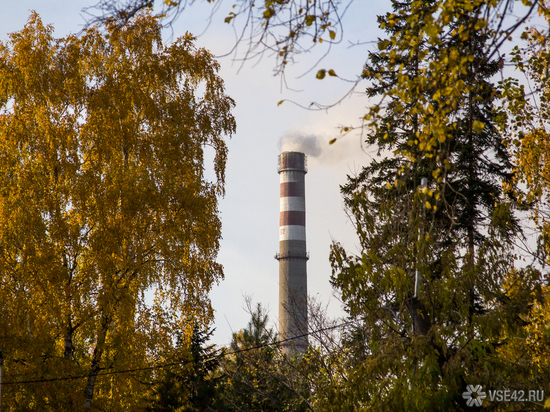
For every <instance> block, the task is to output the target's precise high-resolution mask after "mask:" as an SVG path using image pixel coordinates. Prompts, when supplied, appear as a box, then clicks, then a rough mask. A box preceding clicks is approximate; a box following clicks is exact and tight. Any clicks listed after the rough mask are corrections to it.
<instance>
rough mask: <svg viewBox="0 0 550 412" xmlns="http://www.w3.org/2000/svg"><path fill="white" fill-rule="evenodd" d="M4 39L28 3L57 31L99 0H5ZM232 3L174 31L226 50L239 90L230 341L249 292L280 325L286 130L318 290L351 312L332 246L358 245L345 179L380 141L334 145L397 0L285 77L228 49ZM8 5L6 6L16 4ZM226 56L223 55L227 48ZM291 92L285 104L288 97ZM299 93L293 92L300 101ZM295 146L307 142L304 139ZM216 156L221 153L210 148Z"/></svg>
mask: <svg viewBox="0 0 550 412" xmlns="http://www.w3.org/2000/svg"><path fill="white" fill-rule="evenodd" d="M0 1H1V3H2V6H3V10H4V12H3V13H2V15H0V41H5V40H6V39H7V33H10V32H14V31H18V30H20V29H22V28H23V26H24V24H25V22H26V21H27V19H28V16H29V10H36V11H37V12H38V13H39V15H40V16H41V18H42V20H43V22H44V23H45V24H52V25H53V26H54V28H55V36H58V37H62V36H65V35H67V34H68V33H71V32H72V33H75V32H79V31H80V30H81V29H82V26H83V25H84V23H85V21H86V18H87V16H86V15H85V13H83V12H82V9H83V8H84V7H87V6H92V5H93V4H94V0H89V1H87V0H73V1H71V2H67V1H55V0H19V1H17V2H15V1H7V0H0ZM231 4H232V2H227V1H225V2H222V5H221V7H220V9H219V10H218V12H217V13H216V14H215V15H214V16H213V19H212V23H211V24H209V16H210V11H211V5H210V4H208V3H206V2H200V1H199V2H197V3H196V4H193V5H192V6H191V7H189V8H188V9H186V10H185V11H184V12H183V13H182V14H181V15H180V16H179V17H178V18H177V19H176V20H175V21H174V22H173V24H172V26H171V27H170V28H167V29H166V30H165V33H164V36H165V42H166V43H169V42H170V41H172V40H174V39H176V38H177V37H178V36H181V35H183V34H184V33H185V32H186V31H189V32H191V33H193V34H195V35H198V38H197V41H196V45H197V46H199V47H204V48H207V49H209V50H210V51H211V52H212V53H213V54H214V55H215V56H219V58H218V61H219V62H220V64H221V71H220V75H221V76H222V78H223V79H224V81H225V84H226V92H227V94H228V95H229V96H231V97H232V98H233V99H234V100H235V101H236V108H235V110H234V112H233V114H234V116H235V118H236V121H237V132H236V134H235V135H234V136H233V137H232V138H231V140H229V141H228V147H229V159H228V164H227V170H226V195H225V197H224V198H223V199H221V201H220V213H221V220H222V225H223V227H222V236H223V239H222V242H221V248H220V253H219V256H218V261H219V262H220V263H221V264H222V265H223V266H224V272H225V279H224V280H223V281H221V282H220V284H219V285H217V286H215V287H214V289H213V291H212V293H211V299H212V304H213V307H214V310H215V324H214V327H215V328H216V331H215V333H214V335H213V338H212V342H213V343H216V344H219V345H225V344H228V343H229V342H230V340H231V334H232V332H236V331H238V330H240V329H242V328H244V327H245V326H246V324H247V322H248V320H249V318H250V315H249V313H247V310H246V304H245V297H247V296H248V297H250V299H251V301H252V302H253V303H254V304H255V303H256V302H260V303H262V305H263V306H264V307H265V308H267V309H268V311H269V316H270V321H271V325H272V326H273V327H274V328H276V325H277V316H278V314H277V310H278V303H277V302H278V290H279V286H278V262H277V261H276V260H275V259H274V255H275V253H276V252H277V251H278V232H279V230H278V225H279V175H278V174H277V156H278V154H279V153H280V151H281V141H282V140H284V141H285V142H290V143H292V142H295V141H297V140H300V139H301V140H302V141H305V142H307V143H309V145H308V150H306V154H308V155H309V156H308V169H309V171H308V173H307V175H306V230H307V246H308V249H309V253H310V260H309V262H308V291H309V295H310V296H312V297H314V298H317V299H318V300H320V301H321V302H322V303H323V304H326V305H328V313H329V315H330V316H333V317H337V316H342V315H343V314H344V313H343V311H342V306H341V303H340V302H339V300H338V297H337V295H336V296H335V294H334V293H333V290H332V287H331V285H330V282H329V281H330V275H331V268H330V263H329V253H330V245H331V242H333V241H338V242H341V243H342V244H343V245H344V246H345V247H346V249H347V250H348V251H349V252H352V253H353V252H357V251H358V249H357V243H358V242H357V237H356V235H355V231H354V228H353V225H352V224H351V222H350V220H349V218H348V216H347V215H346V213H345V210H344V207H343V203H342V197H341V195H340V191H339V186H340V185H342V184H344V183H345V182H346V176H347V175H348V174H351V175H353V174H355V173H356V172H358V171H359V170H360V168H361V167H362V166H364V165H366V164H368V163H369V162H370V161H371V159H372V158H373V156H375V152H373V151H372V149H366V148H364V147H362V145H361V136H360V133H359V132H358V133H352V134H350V135H348V136H346V137H345V138H342V139H340V140H338V141H337V142H336V144H334V145H330V146H329V145H328V141H329V140H330V139H332V138H333V137H336V136H338V135H339V129H338V127H339V126H349V125H358V124H360V118H361V116H362V115H363V114H364V113H365V112H366V106H367V104H368V100H367V98H366V97H365V95H364V89H365V87H366V84H361V83H360V84H359V85H358V86H357V87H356V89H355V92H353V93H351V94H348V92H349V91H350V87H351V86H352V84H353V82H354V81H355V80H356V75H357V73H360V72H361V70H362V67H363V64H364V63H365V60H366V58H367V54H368V50H369V49H372V48H374V47H376V45H375V44H374V43H373V42H374V41H376V39H377V37H379V36H382V32H381V31H380V30H379V29H378V25H377V22H376V16H377V15H378V14H383V13H385V12H386V11H389V2H388V1H386V0H384V1H381V2H374V1H365V0H356V1H355V2H353V3H352V5H351V7H350V8H349V9H348V10H347V12H346V14H345V15H344V16H343V27H344V37H343V40H342V42H341V43H340V44H338V45H335V46H333V47H332V48H331V50H330V52H329V53H328V55H327V56H325V58H324V59H323V60H321V61H320V62H319V59H320V58H321V57H322V56H323V54H325V52H326V51H327V46H326V43H324V44H323V45H320V46H316V47H315V48H314V50H313V51H312V52H310V53H306V54H303V55H298V56H296V63H295V64H293V65H291V66H290V67H289V68H288V69H287V74H286V77H285V80H286V83H283V82H282V79H281V78H280V77H277V76H274V75H273V73H274V67H275V60H274V58H273V57H272V56H269V55H264V56H263V58H262V59H261V60H259V61H257V60H255V61H248V62H244V64H243V63H242V61H240V58H241V57H242V52H243V51H245V46H244V45H241V46H240V47H239V49H238V53H237V54H229V55H228V56H227V54H228V53H229V52H230V51H231V50H232V48H233V46H234V44H235V32H234V31H233V29H232V27H231V26H230V25H228V24H224V23H223V20H224V18H225V17H226V16H227V15H228V13H229V11H230V8H229V6H230V5H231ZM6 11H7V12H6ZM224 55H225V57H222V56H224ZM321 68H324V69H327V70H328V69H333V70H335V72H336V73H337V74H338V76H339V77H338V78H334V77H329V76H327V77H326V78H325V79H324V80H318V79H316V78H315V73H316V72H317V70H318V69H321ZM281 100H285V101H284V103H283V104H281V105H278V104H277V103H278V102H279V101H281ZM293 102H294V103H293ZM312 102H318V103H320V104H324V105H331V104H334V106H333V107H332V108H330V109H328V110H317V111H312V110H307V109H304V108H301V107H300V105H301V106H305V107H307V106H309V105H310V103H312ZM285 149H286V150H295V149H298V147H296V146H295V145H294V146H293V145H292V144H289V145H288V146H285ZM207 161H208V162H210V161H211V156H210V158H207Z"/></svg>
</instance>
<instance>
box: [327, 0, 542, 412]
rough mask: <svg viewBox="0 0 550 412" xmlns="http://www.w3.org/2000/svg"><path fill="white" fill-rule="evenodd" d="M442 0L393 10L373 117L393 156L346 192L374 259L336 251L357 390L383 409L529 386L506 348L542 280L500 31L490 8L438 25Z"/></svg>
mask: <svg viewBox="0 0 550 412" xmlns="http://www.w3.org/2000/svg"><path fill="white" fill-rule="evenodd" d="M435 5H436V3H435V2H433V3H432V2H422V3H421V5H419V3H418V2H409V1H407V2H393V6H394V13H391V14H390V13H388V14H387V15H385V16H383V17H381V18H380V19H379V23H380V26H381V27H382V28H384V29H385V31H386V32H387V33H388V35H389V38H388V39H385V40H380V41H379V49H380V51H379V52H377V53H372V54H371V55H370V56H369V63H368V64H367V66H366V68H365V71H364V76H365V77H366V78H367V79H369V80H371V82H372V84H371V86H370V87H369V88H368V89H367V94H368V95H369V96H370V97H376V96H381V97H382V98H383V99H382V102H383V103H385V105H382V104H380V105H377V106H374V107H373V108H372V109H371V113H370V118H371V119H374V122H373V123H374V124H375V125H376V128H375V129H374V132H373V134H372V135H371V136H370V137H369V139H368V142H369V143H370V144H373V145H376V146H377V147H378V148H379V154H380V155H385V156H386V157H385V158H384V159H382V160H381V161H374V162H372V163H371V165H369V166H367V167H365V168H364V169H363V170H362V172H361V173H360V174H359V175H358V176H355V177H350V178H349V182H348V183H347V184H346V185H344V186H343V187H342V193H343V195H344V199H345V202H346V205H347V207H348V208H349V210H350V212H351V214H352V216H353V219H354V222H355V224H356V228H357V232H358V235H359V239H360V243H361V246H362V252H361V254H360V256H352V255H348V254H347V253H346V251H345V250H344V249H343V248H342V247H341V246H340V245H339V244H335V245H333V250H332V254H331V261H332V265H333V280H332V281H333V285H334V286H335V287H336V288H338V289H339V290H340V291H341V292H342V297H343V299H344V301H345V304H346V309H347V310H348V311H349V313H350V315H351V316H352V317H354V318H357V319H359V320H361V322H362V323H363V330H358V331H357V333H356V334H355V336H356V338H355V339H351V340H350V342H349V343H350V347H351V348H359V350H356V351H354V355H353V356H351V357H350V358H349V361H350V370H351V371H350V377H349V384H348V385H347V388H348V389H347V390H348V391H350V392H353V393H354V394H355V395H354V396H356V400H355V402H356V403H355V404H356V405H357V406H359V405H364V406H368V408H369V410H381V409H386V408H388V405H390V409H392V410H394V409H395V410H397V409H400V410H436V409H437V410H443V409H444V410H460V409H464V408H466V407H467V405H466V399H464V398H463V396H462V393H463V392H464V391H465V390H466V386H467V384H472V385H473V384H481V385H483V387H484V388H486V389H490V388H491V387H495V385H496V387H499V385H500V386H506V385H508V386H509V387H510V386H514V385H515V387H521V386H522V385H523V386H525V385H526V384H527V377H528V376H529V373H530V369H529V368H530V365H529V363H528V362H523V363H522V362H519V363H518V364H516V365H514V364H513V362H512V359H510V356H509V355H504V353H505V350H504V349H503V348H505V347H506V344H507V342H508V339H511V338H513V337H514V338H515V337H518V336H521V335H522V333H523V329H522V327H523V326H524V322H523V320H522V319H521V317H522V315H525V314H526V313H527V312H528V310H529V309H528V303H529V302H531V301H532V295H531V293H532V292H535V291H537V290H539V289H538V288H539V273H538V272H537V271H534V270H530V269H524V270H520V269H515V268H514V266H513V253H512V252H513V251H512V243H511V241H512V238H513V236H516V235H518V234H519V228H518V225H517V221H516V219H515V217H514V215H513V212H512V209H513V202H512V201H511V200H510V199H506V198H505V196H504V195H503V192H502V185H503V182H507V181H509V180H510V178H511V170H512V164H511V162H510V159H509V156H508V154H507V151H506V147H505V146H504V144H503V142H502V141H503V136H502V135H501V134H500V131H499V130H500V129H499V126H500V124H499V121H500V119H499V118H498V116H497V112H496V111H495V110H494V104H495V99H496V97H497V90H496V87H495V86H494V85H493V84H492V83H491V78H492V77H493V76H494V75H495V74H496V73H498V71H499V69H500V67H501V63H500V61H499V60H495V59H493V60H489V59H488V58H487V55H488V54H487V49H488V44H489V42H490V39H491V35H492V33H493V32H492V31H491V30H490V28H488V27H487V25H486V21H485V20H483V18H482V17H481V16H483V15H484V14H483V11H484V8H483V5H478V6H477V7H476V6H475V5H473V6H472V7H471V9H469V10H468V9H467V8H465V9H464V10H463V11H462V13H461V14H457V15H455V19H454V20H451V21H449V22H448V26H447V27H446V28H445V30H444V31H437V30H436V29H435V28H434V27H433V26H432V22H433V20H434V14H435V13H437V12H438V11H437V10H438V8H437V7H436V6H435ZM418 39H422V40H418ZM441 62H443V63H441ZM441 90H447V92H446V94H441V93H440V91H441ZM386 102H387V103H386ZM388 151H392V154H391V155H389V153H388ZM422 178H426V180H425V182H426V183H425V185H423V184H422ZM417 280H418V283H417V282H416V281H417ZM518 284H522V286H523V288H524V290H522V291H521V292H519V291H518V289H517V288H516V286H517V285H518ZM515 285H516V286H515ZM415 293H416V294H415ZM357 336H363V337H364V339H365V341H364V342H360V341H357ZM351 362H353V363H355V364H358V363H359V364H361V367H360V368H358V367H352V366H351ZM512 384H513V385H512ZM342 396H346V395H342ZM350 396H351V395H350ZM351 397H353V396H351Z"/></svg>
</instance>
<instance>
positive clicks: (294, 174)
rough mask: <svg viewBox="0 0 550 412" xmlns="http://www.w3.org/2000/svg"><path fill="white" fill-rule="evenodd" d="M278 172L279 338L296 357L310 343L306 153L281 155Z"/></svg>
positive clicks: (286, 351) (290, 353)
mask: <svg viewBox="0 0 550 412" xmlns="http://www.w3.org/2000/svg"><path fill="white" fill-rule="evenodd" d="M278 171H279V176H280V181H281V207H280V218H279V253H277V254H276V255H275V258H276V259H277V260H278V261H279V339H280V340H286V341H285V342H284V343H283V352H285V353H287V354H289V355H293V354H296V353H304V352H305V351H306V349H307V344H308V342H307V326H308V324H307V268H306V264H307V260H308V259H309V256H308V253H307V249H306V198H305V183H304V182H305V175H306V173H307V167H306V156H305V154H304V153H300V152H283V153H281V154H280V155H279V167H278ZM291 338H294V339H291ZM287 339H291V340H287Z"/></svg>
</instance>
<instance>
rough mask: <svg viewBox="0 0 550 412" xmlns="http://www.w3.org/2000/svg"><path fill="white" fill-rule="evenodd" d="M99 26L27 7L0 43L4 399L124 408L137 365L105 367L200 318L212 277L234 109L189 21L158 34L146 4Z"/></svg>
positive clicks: (23, 404) (48, 406)
mask: <svg viewBox="0 0 550 412" xmlns="http://www.w3.org/2000/svg"><path fill="white" fill-rule="evenodd" d="M107 29H108V31H107V33H104V34H102V32H101V31H100V30H99V29H98V28H93V29H90V30H88V31H87V32H86V33H85V34H84V35H83V36H82V37H81V38H77V37H75V36H68V37H65V38H62V39H55V38H54V37H53V36H52V32H53V28H52V27H50V26H44V25H43V24H42V22H41V21H40V18H39V17H38V16H37V15H36V14H32V15H31V17H30V19H29V22H28V24H27V25H26V26H25V28H24V29H23V30H21V31H20V32H17V33H13V34H12V35H10V40H9V41H8V42H6V43H4V44H1V45H0V104H1V108H0V110H1V112H0V143H1V147H0V182H1V183H0V187H1V189H0V190H1V192H0V245H1V247H0V305H1V312H2V316H1V318H0V323H1V326H0V347H1V348H2V350H3V353H4V387H5V389H4V388H3V391H2V392H3V394H4V397H5V398H6V399H10V402H9V404H10V408H11V410H29V409H34V410H77V409H79V408H81V407H82V406H84V405H85V406H86V408H94V409H98V410H105V409H109V410H127V409H128V408H136V407H137V406H138V405H140V402H141V400H142V399H141V397H139V396H135V393H138V392H139V391H140V390H141V389H140V388H141V387H142V381H143V380H144V379H145V375H146V373H145V372H144V373H145V375H144V374H139V373H134V374H131V373H119V374H113V373H112V372H116V371H119V370H133V369H138V368H141V367H144V366H147V365H149V364H150V362H151V361H156V360H159V356H160V354H161V353H164V352H165V351H166V350H167V349H168V348H171V347H172V341H173V339H174V337H175V335H174V333H175V332H174V331H176V330H181V331H183V332H184V333H185V334H186V336H190V335H191V333H190V332H191V331H192V328H193V324H194V322H199V323H200V324H206V323H208V322H209V321H211V320H212V309H211V307H210V301H209V298H208V292H209V290H210V288H211V287H212V285H213V284H214V283H215V282H218V281H220V280H221V279H222V278H223V271H222V267H221V265H220V264H219V263H217V262H216V255H217V251H218V248H219V240H220V233H221V232H220V230H221V228H220V220H219V217H218V209H217V204H218V203H217V202H218V197H219V196H220V195H222V194H223V192H224V171H225V162H226V156H227V148H226V145H225V142H224V140H223V137H224V135H226V134H231V133H233V132H234V131H235V122H234V119H233V117H232V115H231V114H230V110H231V108H232V107H233V105H234V103H233V101H232V100H231V99H230V98H229V97H227V96H226V95H225V94H224V87H223V82H222V80H221V79H220V77H219V76H218V75H217V73H216V72H217V70H218V65H217V63H216V62H215V61H214V60H213V59H212V57H211V55H210V54H209V53H208V52H207V51H206V50H203V49H197V48H195V47H194V46H193V37H192V36H190V35H187V36H185V37H182V38H180V39H178V40H177V41H176V42H174V43H173V44H172V45H171V46H169V47H166V46H164V45H163V44H162V40H161V26H160V24H159V22H158V19H156V18H154V17H151V16H148V15H140V16H138V17H137V18H136V19H134V20H133V21H132V22H131V23H129V24H128V26H127V27H125V29H124V30H118V31H117V30H115V29H111V28H109V27H108V28H107ZM205 145H208V146H211V147H212V148H213V149H214V150H215V160H214V165H213V168H214V170H215V172H216V177H217V180H216V181H214V182H209V181H208V180H207V179H206V178H205V176H204V168H205V165H204V147H205ZM146 292H147V293H148V294H149V296H153V294H154V301H153V298H152V297H150V298H149V299H147V295H146ZM106 372H111V373H107V374H106ZM105 374H106V376H103V375H105ZM83 375H84V376H86V375H87V379H76V380H75V379H69V380H64V379H63V378H66V377H68V376H77V377H78V376H83ZM58 378H62V380H56V379H58ZM48 380H54V381H53V382H50V383H42V382H44V381H48ZM20 381H36V383H34V384H30V383H27V384H21V385H18V384H17V382H20ZM67 394H68V395H67Z"/></svg>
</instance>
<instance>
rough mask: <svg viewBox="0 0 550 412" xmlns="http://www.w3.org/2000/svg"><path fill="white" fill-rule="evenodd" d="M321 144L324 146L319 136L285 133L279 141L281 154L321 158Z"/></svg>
mask: <svg viewBox="0 0 550 412" xmlns="http://www.w3.org/2000/svg"><path fill="white" fill-rule="evenodd" d="M323 143H325V144H326V142H325V141H324V139H323V138H321V137H320V136H316V135H314V134H311V135H303V134H300V133H287V134H285V135H284V136H282V137H281V140H280V146H281V151H282V152H302V153H305V154H306V155H308V156H311V157H319V156H321V154H322V153H323V148H322V145H323Z"/></svg>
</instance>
